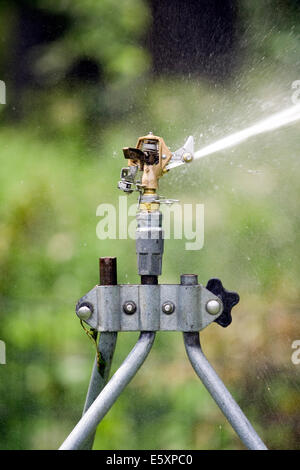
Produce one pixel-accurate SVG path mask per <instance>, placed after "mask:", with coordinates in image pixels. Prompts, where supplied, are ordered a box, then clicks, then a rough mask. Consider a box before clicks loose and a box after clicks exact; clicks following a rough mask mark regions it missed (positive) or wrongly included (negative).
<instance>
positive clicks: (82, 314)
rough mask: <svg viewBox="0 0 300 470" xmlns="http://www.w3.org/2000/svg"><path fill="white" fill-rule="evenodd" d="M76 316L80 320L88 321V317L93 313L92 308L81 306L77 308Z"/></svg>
mask: <svg viewBox="0 0 300 470" xmlns="http://www.w3.org/2000/svg"><path fill="white" fill-rule="evenodd" d="M76 313H77V316H78V317H79V318H80V319H81V320H88V319H89V318H90V316H91V315H92V313H93V311H92V308H91V307H89V306H88V305H86V304H85V305H82V306H81V307H79V309H78V310H77V312H76Z"/></svg>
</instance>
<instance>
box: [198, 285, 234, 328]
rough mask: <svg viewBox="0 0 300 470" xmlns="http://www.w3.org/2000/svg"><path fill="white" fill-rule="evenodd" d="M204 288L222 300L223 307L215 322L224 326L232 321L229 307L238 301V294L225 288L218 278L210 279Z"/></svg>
mask: <svg viewBox="0 0 300 470" xmlns="http://www.w3.org/2000/svg"><path fill="white" fill-rule="evenodd" d="M206 289H208V290H209V291H210V292H212V293H213V294H215V295H216V296H217V297H219V299H221V300H222V303H223V307H224V309H223V312H222V313H221V315H220V316H219V317H218V318H217V319H216V320H215V322H216V323H218V324H219V325H221V326H223V327H224V328H226V326H228V325H230V323H231V322H232V316H231V309H232V308H233V307H234V306H235V305H236V304H237V303H238V302H239V300H240V296H239V294H237V293H236V292H229V291H228V290H226V289H225V288H224V287H223V284H222V282H221V281H220V279H210V280H209V281H208V283H207V286H206Z"/></svg>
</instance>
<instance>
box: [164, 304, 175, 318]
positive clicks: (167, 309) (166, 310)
mask: <svg viewBox="0 0 300 470" xmlns="http://www.w3.org/2000/svg"><path fill="white" fill-rule="evenodd" d="M174 310H175V305H174V304H173V302H165V303H164V304H163V305H162V311H163V312H164V313H166V314H167V315H170V314H171V313H173V312H174Z"/></svg>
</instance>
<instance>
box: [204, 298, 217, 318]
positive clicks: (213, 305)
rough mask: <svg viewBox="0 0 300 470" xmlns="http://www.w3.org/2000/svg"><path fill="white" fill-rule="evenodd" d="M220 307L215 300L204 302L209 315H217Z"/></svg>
mask: <svg viewBox="0 0 300 470" xmlns="http://www.w3.org/2000/svg"><path fill="white" fill-rule="evenodd" d="M220 309H221V305H220V302H218V301H217V300H214V299H212V300H209V301H208V302H207V304H206V310H207V312H208V313H209V314H210V315H217V313H219V311H220Z"/></svg>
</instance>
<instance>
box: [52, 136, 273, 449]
mask: <svg viewBox="0 0 300 470" xmlns="http://www.w3.org/2000/svg"><path fill="white" fill-rule="evenodd" d="M193 146H194V145H193V137H192V136H190V137H189V138H188V139H187V141H186V143H185V144H184V146H183V147H182V148H180V149H179V150H176V152H174V153H172V152H171V151H170V149H169V148H168V147H167V146H166V144H165V142H164V140H163V139H162V138H161V137H157V136H154V135H153V134H152V133H149V134H148V135H146V136H144V137H140V138H139V139H138V141H137V145H136V147H126V148H124V149H123V153H124V156H125V158H126V159H127V160H128V166H127V167H125V168H122V170H121V180H120V181H119V183H118V187H119V189H121V190H123V191H125V192H126V193H133V192H134V191H137V192H138V193H139V199H138V210H137V215H136V218H137V230H136V253H137V265H138V274H139V275H140V276H141V284H137V285H132V284H131V285H130V284H123V285H122V284H117V263H116V258H100V284H99V285H97V286H95V287H94V288H93V289H92V290H91V291H90V292H88V293H87V294H86V295H85V296H83V297H82V298H81V299H80V300H79V302H78V303H77V306H76V314H77V316H78V317H79V319H80V321H81V323H82V324H83V322H84V323H85V324H86V325H87V326H89V327H90V330H89V331H88V330H87V328H86V327H84V328H85V330H86V331H87V333H88V334H89V336H90V337H91V338H92V339H93V341H95V342H96V337H97V334H98V333H100V338H99V342H98V344H97V343H96V344H97V356H96V359H95V363H94V367H93V372H92V376H91V380H90V385H89V388H88V392H87V397H86V402H85V406H84V410H83V416H82V418H81V419H80V421H79V422H78V424H77V425H76V426H75V428H74V429H73V431H72V432H71V433H70V435H69V436H68V437H67V439H66V440H65V441H64V443H63V444H62V446H61V447H60V448H61V449H64V450H67V449H70V450H71V449H91V448H92V445H93V441H94V433H95V430H96V427H97V425H98V424H99V423H100V421H101V420H102V419H103V418H104V416H105V415H106V413H107V412H108V411H109V409H110V408H111V407H112V405H113V404H114V403H115V401H116V400H117V398H118V397H119V396H120V394H121V393H122V391H123V390H124V388H125V387H126V385H127V384H128V383H129V382H130V381H131V379H132V378H133V377H134V376H135V374H136V373H137V371H138V370H139V368H140V367H141V365H142V364H143V362H144V361H145V359H146V358H147V356H148V354H149V352H150V350H151V348H152V345H153V342H154V339H155V334H156V332H157V331H181V332H182V333H183V339H184V344H185V348H186V352H187V356H188V358H189V360H190V362H191V364H192V367H193V368H194V370H195V372H196V374H197V375H198V376H199V378H200V380H201V381H202V383H203V384H204V386H205V387H206V388H207V390H208V392H209V393H210V394H211V396H212V397H213V399H214V400H215V402H216V403H217V405H218V406H219V408H220V409H221V411H222V412H223V413H224V415H225V417H226V418H227V419H228V421H229V422H230V424H231V426H232V427H233V429H234V430H235V431H236V433H237V434H238V436H239V437H240V439H241V440H242V441H243V443H244V444H245V445H246V447H248V448H249V449H255V450H258V449H260V450H265V449H266V446H265V445H264V443H263V442H262V440H261V439H260V437H259V436H258V435H257V433H256V431H255V430H254V428H253V427H252V425H251V424H250V422H249V421H248V419H247V418H246V416H245V415H244V413H243V412H242V410H241V409H240V407H239V406H238V404H237V403H236V402H235V400H234V399H233V397H232V395H231V394H230V392H229V391H228V390H227V388H226V387H225V385H224V383H223V382H222V380H221V379H220V377H219V376H218V375H217V373H216V372H215V370H214V369H213V367H212V366H211V364H210V363H209V361H208V360H207V358H206V357H205V355H204V353H203V351H202V349H201V346H200V339H199V332H200V331H202V330H203V329H204V328H206V327H208V326H209V325H210V324H211V323H212V322H216V323H218V324H219V325H220V326H222V327H227V326H228V325H229V324H230V323H231V321H232V318H231V309H232V308H233V307H234V306H235V305H236V304H237V303H238V302H239V296H238V294H236V293H235V292H229V291H227V290H226V289H225V288H224V287H223V285H222V282H221V281H220V280H219V279H215V278H214V279H210V280H209V281H208V283H207V285H206V287H204V286H203V285H202V284H199V283H198V276H197V275H196V274H182V275H181V276H180V283H179V284H158V276H159V275H160V274H161V272H162V255H163V248H164V240H163V230H162V213H161V212H160V210H159V208H160V204H162V203H167V204H172V203H173V202H174V200H172V199H164V198H160V197H159V195H158V192H157V190H158V180H159V178H160V177H161V176H163V175H164V174H165V173H167V172H168V171H169V170H170V169H171V168H175V167H176V166H179V165H182V164H183V163H190V162H191V161H192V160H193V153H194V150H193ZM122 331H139V332H140V337H139V339H138V341H137V343H136V345H135V346H134V348H133V349H132V350H131V352H130V353H129V355H128V356H127V358H126V359H125V360H124V362H123V363H122V365H121V366H120V367H119V369H118V370H117V371H116V372H115V374H114V375H113V376H112V377H111V379H110V380H108V377H109V372H110V367H111V362H112V358H113V354H114V350H115V345H116V341H117V334H118V332H122Z"/></svg>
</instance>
